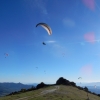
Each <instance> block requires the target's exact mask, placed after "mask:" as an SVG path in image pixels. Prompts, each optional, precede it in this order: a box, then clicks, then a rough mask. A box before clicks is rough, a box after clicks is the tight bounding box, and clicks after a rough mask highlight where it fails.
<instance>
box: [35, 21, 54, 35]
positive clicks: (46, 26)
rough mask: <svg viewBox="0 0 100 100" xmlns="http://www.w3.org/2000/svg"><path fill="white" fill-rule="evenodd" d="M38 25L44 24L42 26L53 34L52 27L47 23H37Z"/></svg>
mask: <svg viewBox="0 0 100 100" xmlns="http://www.w3.org/2000/svg"><path fill="white" fill-rule="evenodd" d="M37 26H42V27H43V28H44V29H45V30H46V31H47V32H48V34H49V35H51V34H52V30H51V28H50V27H49V26H48V25H47V24H46V23H38V24H37V25H36V27H37Z"/></svg>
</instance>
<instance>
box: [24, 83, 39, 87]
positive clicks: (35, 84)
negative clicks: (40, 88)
mask: <svg viewBox="0 0 100 100" xmlns="http://www.w3.org/2000/svg"><path fill="white" fill-rule="evenodd" d="M38 84H39V83H27V84H26V85H33V86H35V87H36V86H37V85H38Z"/></svg>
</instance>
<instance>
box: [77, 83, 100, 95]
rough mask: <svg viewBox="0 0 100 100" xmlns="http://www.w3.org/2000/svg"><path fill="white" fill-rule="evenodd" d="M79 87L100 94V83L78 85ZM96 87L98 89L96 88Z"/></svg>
mask: <svg viewBox="0 0 100 100" xmlns="http://www.w3.org/2000/svg"><path fill="white" fill-rule="evenodd" d="M76 85H77V86H81V87H85V86H86V87H87V88H88V89H89V91H91V92H94V93H96V94H100V82H91V83H82V82H81V83H76ZM95 85H96V88H95Z"/></svg>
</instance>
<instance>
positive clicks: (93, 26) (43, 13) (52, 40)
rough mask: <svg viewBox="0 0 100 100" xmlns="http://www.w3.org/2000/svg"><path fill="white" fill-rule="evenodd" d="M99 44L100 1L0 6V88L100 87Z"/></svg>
mask: <svg viewBox="0 0 100 100" xmlns="http://www.w3.org/2000/svg"><path fill="white" fill-rule="evenodd" d="M39 22H44V23H47V24H48V25H49V26H50V27H51V29H52V35H51V36H49V35H48V33H47V31H46V30H45V29H44V28H42V27H41V26H39V27H37V28H36V27H35V26H36V24H37V23H39ZM99 40H100V1H99V0H63V1H61V0H9V1H8V0H1V1H0V46H1V48H0V82H22V83H36V82H41V81H43V82H45V83H55V82H56V80H57V79H58V78H59V77H64V78H66V79H68V80H70V81H74V82H80V81H81V82H100V79H99V76H100V72H99V70H100V42H99ZM43 41H44V42H45V43H46V45H43V44H42V42H43ZM4 53H7V54H9V55H8V56H6V55H4ZM5 56H6V58H5ZM36 67H38V68H36ZM44 71H45V72H44ZM78 77H82V80H78Z"/></svg>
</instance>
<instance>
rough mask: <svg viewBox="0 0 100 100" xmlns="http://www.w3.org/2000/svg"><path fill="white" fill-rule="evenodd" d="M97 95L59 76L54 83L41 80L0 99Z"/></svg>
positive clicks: (71, 99) (93, 99)
mask: <svg viewBox="0 0 100 100" xmlns="http://www.w3.org/2000/svg"><path fill="white" fill-rule="evenodd" d="M99 96H100V95H96V94H95V93H91V92H90V91H88V88H87V87H85V88H82V87H79V86H76V84H75V83H74V82H70V81H69V80H66V79H64V78H63V77H61V78H59V79H58V80H57V81H56V84H44V83H43V82H41V83H40V84H38V85H37V86H36V88H35V87H32V88H30V89H28V90H26V89H21V90H20V91H18V92H13V93H10V94H9V95H8V96H5V97H2V98H0V100H100V97H99ZM88 98H89V99H88Z"/></svg>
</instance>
